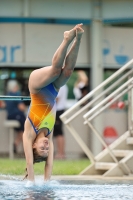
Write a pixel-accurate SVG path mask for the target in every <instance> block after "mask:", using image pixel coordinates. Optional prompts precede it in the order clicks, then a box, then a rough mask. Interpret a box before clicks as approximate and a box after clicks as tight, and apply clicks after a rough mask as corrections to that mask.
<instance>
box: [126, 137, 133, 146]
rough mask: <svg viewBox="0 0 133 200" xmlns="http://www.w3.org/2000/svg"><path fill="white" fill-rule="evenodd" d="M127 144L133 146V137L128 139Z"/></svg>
mask: <svg viewBox="0 0 133 200" xmlns="http://www.w3.org/2000/svg"><path fill="white" fill-rule="evenodd" d="M127 144H132V145H133V137H128V138H127Z"/></svg>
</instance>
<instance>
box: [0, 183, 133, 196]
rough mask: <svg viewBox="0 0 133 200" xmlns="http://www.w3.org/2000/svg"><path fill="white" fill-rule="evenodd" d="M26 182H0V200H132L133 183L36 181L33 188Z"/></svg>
mask: <svg viewBox="0 0 133 200" xmlns="http://www.w3.org/2000/svg"><path fill="white" fill-rule="evenodd" d="M25 184H26V182H24V181H18V180H0V200H35V199H37V200H133V181H130V182H125V183H117V182H112V183H108V182H107V183H106V182H105V181H104V182H103V181H78V180H76V181H55V180H51V181H49V182H48V183H47V184H44V183H43V181H40V180H37V181H36V185H35V186H34V187H30V188H27V187H25Z"/></svg>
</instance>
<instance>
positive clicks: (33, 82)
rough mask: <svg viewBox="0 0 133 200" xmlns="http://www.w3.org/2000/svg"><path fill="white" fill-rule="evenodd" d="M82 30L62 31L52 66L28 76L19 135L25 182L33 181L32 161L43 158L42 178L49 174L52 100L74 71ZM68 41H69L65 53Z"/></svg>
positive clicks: (51, 147)
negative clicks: (27, 105) (25, 109)
mask: <svg viewBox="0 0 133 200" xmlns="http://www.w3.org/2000/svg"><path fill="white" fill-rule="evenodd" d="M83 32H84V30H83V28H82V24H78V25H76V26H75V27H74V28H73V29H72V30H70V31H65V32H64V39H63V41H62V43H61V45H60V46H59V48H58V49H57V51H56V52H55V54H54V56H53V59H52V65H51V66H47V67H43V68H40V69H36V70H34V71H33V72H32V73H31V75H30V77H29V91H30V96H31V105H30V108H29V112H28V115H27V118H26V121H25V130H24V134H23V146H24V152H25V158H26V167H27V177H28V182H27V184H30V183H34V168H33V164H34V163H36V162H41V161H46V163H45V168H44V180H45V181H47V180H49V179H50V177H51V173H52V165H53V142H52V135H53V128H54V123H55V117H56V107H55V106H56V105H55V102H56V101H55V99H56V96H57V94H58V91H59V89H60V87H62V86H63V85H64V84H66V82H67V81H68V79H69V77H70V76H71V74H72V72H73V70H74V67H75V64H76V60H77V55H78V51H79V46H80V42H81V38H82V34H83ZM72 41H73V44H72V46H71V48H70V50H69V52H67V49H68V46H69V45H70V43H71V42H72Z"/></svg>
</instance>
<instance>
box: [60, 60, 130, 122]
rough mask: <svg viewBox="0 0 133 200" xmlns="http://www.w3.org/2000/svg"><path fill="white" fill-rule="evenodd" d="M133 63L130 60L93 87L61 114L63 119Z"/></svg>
mask: <svg viewBox="0 0 133 200" xmlns="http://www.w3.org/2000/svg"><path fill="white" fill-rule="evenodd" d="M132 64H133V59H132V60H130V61H129V62H128V63H127V64H125V65H124V66H123V67H121V68H120V69H119V70H117V71H116V72H115V73H114V74H112V75H111V76H110V77H109V78H107V79H106V80H105V81H103V82H102V83H101V84H100V85H99V86H97V87H96V88H95V89H93V90H92V91H91V92H90V93H88V94H87V95H86V96H85V97H83V98H82V99H81V100H80V101H78V102H77V103H76V104H75V105H73V106H72V107H71V108H70V109H68V110H67V111H65V112H64V113H63V114H62V115H61V116H60V118H61V120H62V121H63V122H65V119H66V118H65V117H66V116H67V115H68V114H70V113H71V112H73V111H74V110H75V109H76V108H77V107H79V106H81V105H82V104H83V103H85V102H86V101H87V100H89V99H90V98H91V97H92V96H93V95H94V94H95V93H96V92H97V91H98V90H99V89H101V88H102V87H104V86H106V85H107V84H108V83H110V82H111V81H112V80H113V79H114V78H116V77H117V76H118V75H120V74H121V73H122V72H124V71H125V70H126V69H128V68H129V67H130V66H131V65H132Z"/></svg>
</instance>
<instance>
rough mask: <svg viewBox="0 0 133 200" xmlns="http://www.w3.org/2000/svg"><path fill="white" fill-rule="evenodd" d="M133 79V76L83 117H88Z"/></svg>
mask: <svg viewBox="0 0 133 200" xmlns="http://www.w3.org/2000/svg"><path fill="white" fill-rule="evenodd" d="M132 81H133V78H131V79H129V80H128V81H127V82H125V83H124V84H123V85H122V86H121V87H119V88H118V89H117V90H115V91H114V92H112V94H110V95H109V96H108V97H106V98H105V99H104V100H103V101H101V102H100V103H99V104H97V105H96V106H95V107H94V108H92V109H91V110H90V111H89V112H87V113H86V114H85V115H84V116H83V117H84V118H87V117H89V116H90V115H91V114H92V113H93V112H95V111H96V110H97V109H98V108H99V107H100V106H102V105H103V104H104V103H106V102H107V101H108V100H110V99H111V98H112V97H114V96H115V95H116V94H117V93H118V92H120V91H121V90H122V89H124V88H125V87H126V86H128V85H129V83H131V82H132Z"/></svg>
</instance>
